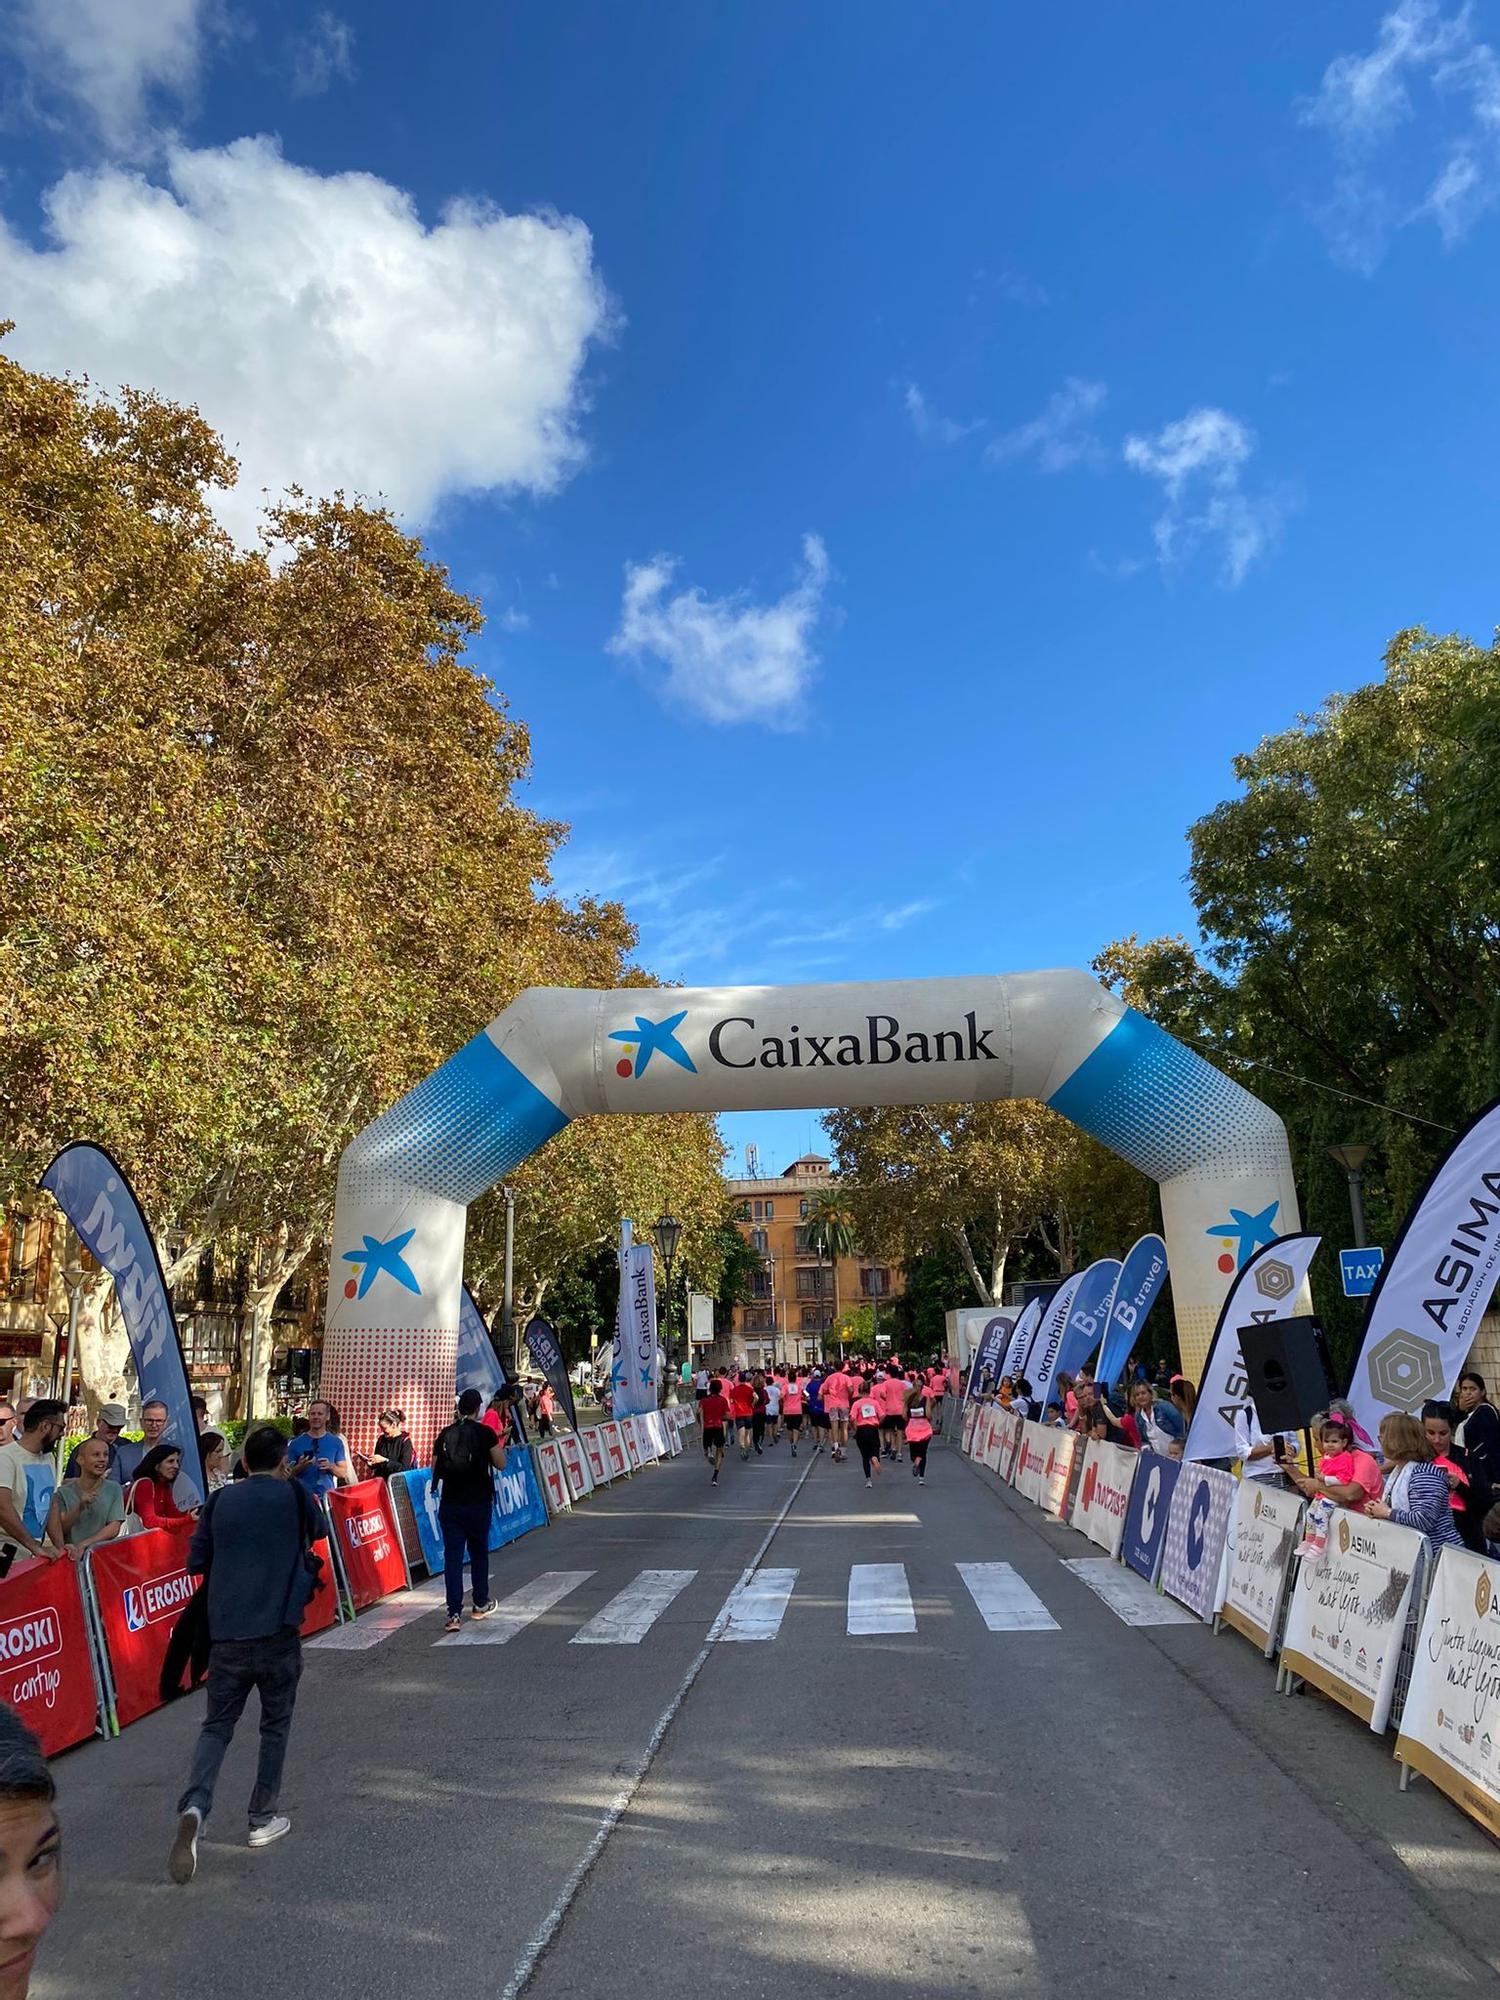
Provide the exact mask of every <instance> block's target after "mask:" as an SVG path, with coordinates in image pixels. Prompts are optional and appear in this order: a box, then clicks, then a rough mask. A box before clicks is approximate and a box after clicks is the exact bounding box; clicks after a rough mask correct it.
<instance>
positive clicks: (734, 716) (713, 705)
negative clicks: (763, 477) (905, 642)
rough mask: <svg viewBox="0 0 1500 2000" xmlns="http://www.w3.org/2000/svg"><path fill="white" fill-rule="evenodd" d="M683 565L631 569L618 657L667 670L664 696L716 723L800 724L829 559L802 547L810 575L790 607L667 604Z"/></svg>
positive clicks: (659, 562) (720, 601)
mask: <svg viewBox="0 0 1500 2000" xmlns="http://www.w3.org/2000/svg"><path fill="white" fill-rule="evenodd" d="M676 572H677V558H676V557H675V556H670V555H657V556H653V557H652V558H651V559H650V561H649V562H643V563H627V564H626V566H625V596H624V602H623V603H622V605H621V608H620V628H619V630H618V631H617V632H616V633H615V635H614V637H613V638H612V639H611V640H610V642H609V650H610V651H611V652H612V653H620V654H624V655H626V656H628V657H630V658H633V659H641V658H644V657H646V656H650V657H652V658H654V659H657V660H660V661H661V662H662V664H663V665H664V666H665V667H666V669H667V677H666V681H665V689H666V692H667V694H668V695H669V696H671V697H672V698H673V699H674V700H677V701H680V702H682V703H683V704H684V705H685V706H686V707H688V708H691V709H693V710H695V711H696V712H697V713H698V714H699V715H702V716H706V717H707V718H708V720H709V721H710V722H766V723H773V724H789V723H792V722H795V721H796V719H797V717H798V712H799V710H800V708H801V705H802V698H803V696H804V694H805V693H806V691H807V687H808V684H809V682H810V681H811V679H812V676H813V672H814V669H815V668H816V667H817V664H818V656H817V654H816V653H815V652H814V651H813V643H812V642H813V634H814V631H815V629H816V626H817V622H818V616H819V613H820V611H821V609H822V604H823V592H824V590H825V588H826V586H827V583H828V577H829V567H828V555H827V551H826V550H825V549H824V547H823V543H822V541H821V539H820V538H819V537H818V536H817V535H805V536H804V537H803V541H802V574H801V576H800V578H799V579H798V581H797V582H796V583H795V584H794V585H793V587H792V588H791V589H790V590H789V591H788V592H787V593H786V595H785V596H784V597H780V598H778V599H777V600H776V601H775V603H773V604H756V603H754V602H752V601H751V599H750V598H749V596H748V595H747V594H746V593H745V592H744V591H739V592H736V594H735V595H734V596H732V597H705V595H704V594H703V592H702V591H701V590H698V589H689V590H682V591H679V592H678V593H677V595H676V596H675V597H670V598H669V597H668V596H667V594H666V593H667V590H668V588H669V586H670V584H671V582H672V579H673V577H674V576H675V575H676Z"/></svg>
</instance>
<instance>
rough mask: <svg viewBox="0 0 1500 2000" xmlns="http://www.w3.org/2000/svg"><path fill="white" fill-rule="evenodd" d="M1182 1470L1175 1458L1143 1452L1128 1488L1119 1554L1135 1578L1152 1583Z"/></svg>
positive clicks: (1159, 1566) (1163, 1544)
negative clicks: (1123, 1529)
mask: <svg viewBox="0 0 1500 2000" xmlns="http://www.w3.org/2000/svg"><path fill="white" fill-rule="evenodd" d="M1181 1471H1182V1467H1181V1465H1180V1464H1179V1463H1178V1461H1177V1460H1176V1459H1175V1458H1163V1457H1162V1455H1161V1453H1160V1452H1155V1451H1143V1452H1142V1453H1141V1454H1140V1464H1139V1465H1138V1466H1137V1468H1136V1475H1135V1484H1134V1485H1133V1486H1132V1487H1131V1489H1130V1505H1129V1506H1128V1507H1127V1508H1126V1510H1125V1534H1124V1537H1123V1539H1122V1540H1121V1543H1120V1554H1121V1555H1122V1556H1123V1557H1124V1558H1125V1561H1126V1563H1127V1564H1128V1565H1129V1566H1130V1568H1131V1569H1133V1570H1134V1571H1135V1572H1136V1574H1137V1575H1138V1576H1143V1577H1144V1578H1145V1579H1146V1581H1147V1583H1155V1581H1156V1578H1157V1572H1158V1571H1159V1570H1160V1568H1161V1554H1162V1549H1163V1547H1164V1546H1165V1544H1166V1539H1167V1516H1168V1514H1169V1513H1170V1511H1171V1506H1172V1495H1173V1493H1174V1492H1175V1490H1176V1487H1177V1476H1178V1474H1179V1473H1180V1472H1181Z"/></svg>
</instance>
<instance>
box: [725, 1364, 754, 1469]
mask: <svg viewBox="0 0 1500 2000" xmlns="http://www.w3.org/2000/svg"><path fill="white" fill-rule="evenodd" d="M729 1407H730V1410H731V1411H732V1412H733V1415H734V1423H735V1429H736V1431H737V1432H738V1434H739V1446H740V1457H741V1458H748V1457H749V1456H750V1426H751V1423H752V1421H753V1420H754V1417H755V1391H754V1389H753V1388H752V1387H751V1385H750V1384H749V1383H748V1382H747V1381H745V1380H744V1378H743V1377H742V1376H740V1377H737V1378H736V1379H735V1380H734V1381H733V1382H731V1383H730V1385H729Z"/></svg>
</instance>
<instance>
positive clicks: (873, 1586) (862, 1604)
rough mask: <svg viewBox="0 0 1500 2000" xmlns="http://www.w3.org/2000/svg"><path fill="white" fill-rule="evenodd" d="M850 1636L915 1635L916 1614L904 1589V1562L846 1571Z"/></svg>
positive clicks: (868, 1565) (856, 1567) (878, 1564)
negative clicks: (905, 1633) (886, 1633)
mask: <svg viewBox="0 0 1500 2000" xmlns="http://www.w3.org/2000/svg"><path fill="white" fill-rule="evenodd" d="M847 1629H848V1631H849V1633H850V1635H851V1636H859V1635H861V1634H865V1633H871V1632H915V1631H916V1629H917V1614H916V1612H915V1611H913V1609H912V1604H911V1592H910V1590H908V1589H907V1586H906V1565H905V1563H856V1564H855V1565H854V1567H853V1568H852V1569H851V1570H850V1572H849V1623H848V1627H847Z"/></svg>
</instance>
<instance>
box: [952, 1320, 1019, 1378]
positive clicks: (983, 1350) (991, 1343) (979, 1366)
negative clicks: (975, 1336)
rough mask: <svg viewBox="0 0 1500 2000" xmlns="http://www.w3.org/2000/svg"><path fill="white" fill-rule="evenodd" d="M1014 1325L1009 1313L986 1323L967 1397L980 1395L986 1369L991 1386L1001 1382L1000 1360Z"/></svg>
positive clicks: (975, 1356)
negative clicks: (980, 1386)
mask: <svg viewBox="0 0 1500 2000" xmlns="http://www.w3.org/2000/svg"><path fill="white" fill-rule="evenodd" d="M1013 1324H1014V1322H1013V1321H1012V1319H1011V1316H1010V1314H1009V1313H1006V1314H1005V1315H1004V1316H1003V1317H1001V1316H1000V1315H998V1314H997V1315H996V1317H995V1318H994V1319H990V1320H986V1321H985V1323H984V1335H983V1338H982V1339H981V1340H980V1342H979V1345H978V1346H977V1347H976V1348H975V1350H974V1360H973V1364H972V1366H971V1367H970V1369H969V1386H968V1388H967V1389H966V1390H965V1391H964V1394H965V1396H966V1397H969V1396H977V1395H978V1394H979V1384H980V1381H981V1380H982V1378H983V1376H984V1373H985V1371H986V1369H988V1371H989V1377H990V1382H991V1385H994V1384H995V1383H998V1382H999V1380H1000V1360H1001V1356H1002V1355H1003V1353H1004V1351H1005V1348H1006V1345H1007V1344H1008V1342H1009V1340H1010V1336H1011V1328H1012V1325H1013Z"/></svg>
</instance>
